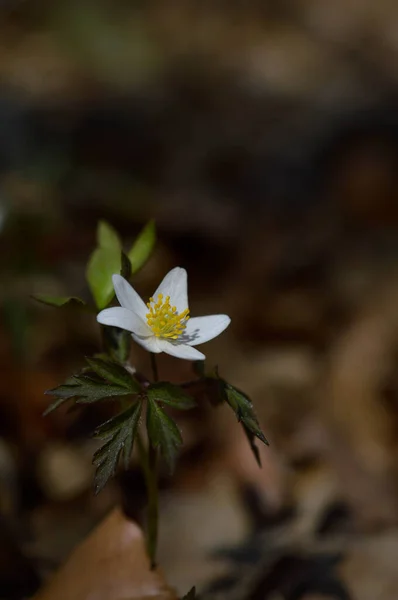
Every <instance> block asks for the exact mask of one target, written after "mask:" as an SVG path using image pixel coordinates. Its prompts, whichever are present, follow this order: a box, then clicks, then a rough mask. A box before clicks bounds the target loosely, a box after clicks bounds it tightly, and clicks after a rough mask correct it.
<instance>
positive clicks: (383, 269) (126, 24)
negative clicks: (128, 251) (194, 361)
mask: <svg viewBox="0 0 398 600" xmlns="http://www.w3.org/2000/svg"><path fill="white" fill-rule="evenodd" d="M397 84H398V5H397V3H396V2H393V1H391V0H381V1H379V2H377V3H376V2H371V1H370V0H335V1H334V2H330V1H329V0H299V1H297V2H288V1H287V0H269V1H264V0H263V1H260V0H258V1H256V0H250V1H248V0H246V1H242V0H241V1H239V0H229V1H228V2H226V1H223V0H213V1H212V2H206V1H204V0H202V1H198V0H184V1H182V0H181V1H179V0H172V1H170V2H168V3H166V2H156V1H151V0H147V1H146V2H141V1H136V2H133V1H128V0H112V1H111V0H92V1H91V2H90V1H89V0H68V1H66V2H62V1H61V0H48V1H46V0H34V1H29V0H2V2H1V3H0V125H1V127H0V133H1V134H0V250H1V251H0V269H1V282H2V285H1V291H0V310H1V315H2V320H1V329H0V357H1V362H0V365H1V367H0V373H1V377H0V434H1V439H0V519H1V523H2V527H1V536H0V598H4V599H7V600H8V599H14V598H15V599H22V598H26V597H30V596H31V595H32V594H33V593H35V592H36V591H37V590H38V589H39V587H40V585H41V584H42V583H43V582H44V581H45V580H46V579H47V577H48V576H49V575H50V574H51V573H52V572H53V571H54V570H55V569H56V568H57V567H58V566H59V565H61V564H62V563H63V561H64V560H65V557H66V556H67V555H68V554H69V553H70V552H71V550H72V549H73V548H74V547H75V546H76V544H77V543H78V542H79V541H81V540H82V539H83V538H84V537H85V536H86V534H87V533H88V532H89V531H91V530H92V528H93V527H94V526H95V525H96V524H97V523H98V522H99V521H100V520H101V518H102V517H103V516H104V515H105V514H106V513H107V511H108V510H109V509H110V508H111V507H112V506H114V505H115V504H120V503H121V504H122V505H123V507H124V508H125V511H126V513H127V514H128V515H129V516H131V517H133V518H135V519H139V518H140V514H141V509H142V504H143V499H144V487H143V482H142V478H141V477H140V474H139V471H138V469H137V468H136V467H135V465H134V464H133V465H132V467H131V470H130V471H129V472H128V473H127V474H120V476H119V477H118V478H116V479H115V480H114V481H113V482H112V483H111V484H110V485H109V486H108V487H107V488H106V490H105V491H104V492H103V493H102V494H101V495H100V496H99V497H97V498H94V497H93V494H92V483H91V481H92V467H91V455H92V452H93V449H94V448H95V445H94V442H93V441H92V440H90V438H89V435H90V432H92V430H93V429H94V428H95V426H96V424H98V422H99V420H100V419H101V418H103V417H104V415H105V413H106V409H102V408H101V411H103V410H104V411H105V413H103V412H101V411H99V409H98V410H92V409H91V410H90V411H82V412H80V413H73V414H66V412H62V413H61V412H60V413H59V414H55V415H54V416H52V417H51V418H47V419H43V418H42V416H41V414H42V411H43V410H44V408H45V407H46V405H47V403H48V397H45V396H43V392H44V390H45V389H48V388H51V387H54V386H55V385H57V384H58V383H60V382H61V381H63V379H64V378H65V377H67V376H68V375H69V374H70V373H71V372H72V371H73V369H76V368H78V367H79V366H80V365H81V364H82V361H83V357H84V355H89V354H90V353H93V352H95V351H97V350H98V348H99V347H100V336H99V333H98V330H97V326H96V323H95V319H94V317H93V316H90V315H87V314H83V313H78V312H74V311H72V310H66V311H64V312H62V311H61V312H60V311H57V310H55V309H50V308H46V307H43V306H40V305H38V304H35V303H34V302H33V301H32V300H31V298H30V295H31V294H34V293H52V294H59V295H69V294H71V295H80V296H82V297H83V298H86V299H89V295H88V290H87V286H86V283H85V264H86V261H87V259H88V256H89V254H90V252H91V251H92V249H93V247H94V244H95V229H96V225H97V222H98V220H99V219H100V218H103V219H106V220H108V221H109V222H110V223H111V224H112V225H113V226H114V227H115V228H116V229H117V230H118V231H119V232H120V234H121V235H122V237H123V239H124V241H125V243H126V245H127V247H129V245H130V244H131V242H132V241H133V239H134V237H135V235H136V234H137V233H138V231H139V230H140V228H141V227H142V225H143V224H144V223H145V222H146V221H147V220H148V219H149V218H151V217H153V218H154V219H155V220H156V223H157V228H158V236H159V243H158V246H157V250H156V252H155V254H154V256H153V257H152V259H151V261H150V262H149V263H148V265H147V267H146V268H145V269H144V270H143V271H142V272H141V273H140V274H139V275H138V276H137V277H136V279H135V285H136V287H137V289H138V290H139V291H140V292H141V293H142V294H143V295H146V294H147V295H149V294H150V293H151V291H153V289H154V286H156V285H157V283H158V281H159V279H160V278H161V277H162V276H163V275H164V274H165V273H166V272H167V270H168V269H169V268H171V267H172V266H175V265H181V266H183V267H185V268H187V269H188V272H189V285H190V295H191V309H192V313H193V314H194V315H195V314H197V315H199V314H206V313H213V312H214V313H216V312H226V313H228V314H230V315H231V317H232V324H231V326H230V328H229V330H228V331H227V332H226V334H225V335H223V336H221V337H220V338H218V339H217V340H216V341H214V342H212V343H210V344H208V345H207V346H205V347H204V352H205V353H206V354H207V355H208V363H209V366H211V365H213V364H215V363H217V364H219V367H220V370H221V372H222V374H223V375H224V376H225V377H226V378H229V379H230V380H231V382H233V383H234V384H236V385H238V386H240V387H241V388H242V389H244V390H245V391H246V392H247V393H249V394H250V395H251V397H252V399H253V401H254V403H255V405H256V408H257V411H258V414H259V417H260V420H261V424H262V426H263V429H264V431H265V434H266V436H267V438H268V439H269V440H270V442H271V447H270V449H264V450H263V451H262V459H263V463H264V464H263V469H262V470H261V471H258V469H257V467H256V465H255V463H254V462H253V460H252V457H251V455H250V453H249V451H248V449H247V447H246V442H245V440H244V439H242V436H241V433H240V430H239V428H238V426H237V424H236V423H235V421H234V418H233V415H229V413H228V412H227V411H226V410H225V411H224V410H223V409H222V408H221V409H218V410H217V411H216V412H213V411H210V409H209V408H208V407H201V408H200V409H198V410H195V411H194V413H193V414H192V416H191V417H189V416H185V415H184V419H183V420H182V421H181V424H180V425H181V429H182V432H183V436H184V439H185V440H186V452H185V453H184V455H183V456H182V457H181V463H180V467H179V469H178V471H177V474H176V477H175V479H173V480H169V479H168V478H167V477H166V475H164V476H163V475H162V478H161V482H162V490H163V491H162V515H163V517H162V535H161V544H160V561H161V563H162V564H163V566H164V570H165V572H166V576H167V577H168V578H169V581H170V583H171V584H172V585H175V586H176V587H177V589H178V591H179V592H180V593H182V592H184V591H187V589H188V588H189V587H190V586H191V585H193V584H195V583H196V584H197V585H198V588H199V590H200V591H202V592H203V594H204V595H203V598H209V599H210V598H216V597H220V598H224V597H228V598H231V599H233V598H236V599H239V598H240V599H242V600H246V599H249V598H253V599H256V598H258V599H259V600H261V598H276V597H278V598H280V597H282V598H285V599H286V600H288V599H289V598H291V599H293V598H301V597H302V598H307V597H308V598H310V597H311V598H313V597H317V598H318V597H326V598H329V597H330V598H335V597H336V598H347V597H348V596H344V595H342V594H343V592H342V591H341V589H340V591H339V589H338V586H337V587H333V585H332V586H329V588H328V585H326V584H325V585H324V586H323V588H322V589H317V585H315V584H314V580H315V581H318V580H319V579H320V580H321V581H323V582H324V581H326V582H328V581H329V579H328V578H330V577H332V579H333V578H334V577H336V581H338V582H340V583H341V586H342V587H346V589H347V590H348V593H349V594H350V597H352V598H357V599H358V600H367V599H368V598H369V599H371V600H378V599H379V598H380V599H383V600H384V599H388V600H390V599H391V600H393V599H395V598H397V597H398V574H397V573H396V569H395V565H394V561H393V557H394V555H395V556H396V553H397V551H398V535H397V533H396V530H395V526H396V524H397V521H398V495H397V491H398V490H397V483H398V472H397V458H398V448H397V441H398V427H397V426H398V420H397V408H398V396H397V392H398V378H397V367H398V364H397V363H398V237H397V227H398V186H397V182H398V178H397V175H398V112H397V96H398V94H397V90H398V88H397ZM133 351H134V355H133V356H132V361H133V362H134V363H136V364H137V365H139V366H140V367H141V368H143V369H147V368H148V365H147V362H146V361H147V358H146V356H145V355H143V354H141V352H140V351H139V349H138V348H134V349H133ZM161 371H162V373H164V376H166V375H167V376H169V377H171V378H173V380H175V381H181V380H182V379H184V378H190V377H191V374H190V372H189V365H188V364H186V363H182V362H181V361H180V362H179V361H177V360H174V359H171V358H169V357H166V358H162V362H161ZM105 416H106V415H105ZM198 423H199V424H200V428H199V426H198ZM199 430H201V431H203V433H199ZM253 540H255V544H254V542H253ZM281 540H282V541H281ZM253 544H254V545H255V548H256V552H257V553H256V552H254V551H253ZM331 547H332V549H333V552H337V554H338V556H339V559H340V561H341V562H340V563H339V566H338V568H337V571H336V573H334V572H333V574H332V575H333V576H332V575H330V573H329V570H328V569H329V566H328V567H327V568H326V567H325V564H324V563H322V561H321V562H319V560H318V559H319V556H320V555H322V552H325V551H327V552H329V551H331V550H330V548H331ZM220 548H224V549H225V548H234V549H235V554H233V556H234V557H235V558H234V560H235V561H237V562H238V566H236V563H233V564H231V556H232V555H231V554H228V552H227V551H226V550H225V553H226V554H225V553H224V554H223V555H222V556H221V557H220V556H219V555H217V552H221V551H220ZM237 549H240V554H239V552H238V550H237ZM230 552H232V550H230ZM281 553H282V554H281ZM303 553H304V554H303ZM265 556H266V557H267V561H268V562H267V568H265V567H264V560H265V558H264V557H265ZM281 556H282V558H281ZM286 556H288V557H289V559H287V558H286ZM237 557H238V558H237ZM239 557H240V558H239ZM242 557H243V558H242ZM282 559H283V560H285V561H287V562H285V563H283V562H282V567H281V566H280V564H279V563H278V560H282ZM240 561H241V562H240ZM289 561H290V562H289ZM300 561H302V562H300ZM303 561H304V562H303ZM306 561H307V562H306ZM317 561H318V562H317ZM332 562H333V561H332ZM308 564H309V565H310V567H311V568H310V567H308ZM234 565H235V566H234ZM242 565H245V569H243V566H242ZM248 565H249V566H248ZM292 565H293V566H292ZM314 565H315V566H314ZM320 565H321V566H320ZM333 568H334V567H333ZM267 569H268V570H267ZM278 569H279V571H278ZM332 570H333V569H332ZM238 572H239V576H237V573H238ZM297 572H298V573H299V574H300V576H299V583H300V582H301V579H300V577H302V576H303V573H304V574H305V573H307V575H305V577H304V576H303V577H304V580H305V581H304V583H301V584H300V585H301V588H300V586H298V587H299V590H301V592H300V591H298V592H294V590H295V589H296V588H295V587H294V586H295V585H296V583H297V582H296V579H297ZM231 573H232V575H233V576H232V575H231ZM258 573H260V574H261V576H259V575H258ZM264 573H265V574H264ZM266 573H270V574H271V576H273V577H274V579H273V580H272V581H276V583H272V585H271V583H270V582H269V579H267V575H266ZM308 573H309V574H308ZM325 573H326V574H325ZM253 574H254V575H253ZM320 574H321V575H322V577H321V576H320ZM221 576H222V577H223V578H224V579H223V582H224V583H222V582H221V583H220V582H219V583H218V585H219V588H217V586H216V585H215V580H216V579H217V578H218V577H221ZM253 577H254V579H253ZM256 577H257V579H256ZM295 577H296V579H295ZM247 581H249V582H250V583H248V584H247V585H246V583H245V582H247ZM253 581H255V582H257V583H256V584H253ZM286 581H288V582H292V581H293V583H291V587H290V588H289V589H288V590H287V591H286V589H285V588H284V587H283V586H284V585H285V586H286V585H288V584H286ZM264 582H265V583H264ZM294 582H296V583H294ZM223 585H224V587H223ZM256 585H257V587H254V588H253V586H256ZM267 585H268V587H267ZM289 585H290V584H289ZM297 585H298V584H297ZM297 585H296V587H297ZM322 585H323V584H322ZM322 585H321V586H318V587H322ZM228 586H229V587H228ZM250 586H251V587H250ZM217 589H219V592H217ZM249 589H250V590H251V591H250V592H249V591H248V590H249ZM253 589H255V591H253ZM206 590H207V592H206ZM227 590H228V591H227ZM289 590H290V591H289ZM292 590H293V591H292ZM216 592H217V593H219V595H218V596H217V593H216ZM289 593H290V594H291V595H290V596H289ZM294 593H297V594H298V595H296V596H294ZM300 593H301V595H300ZM310 593H317V594H318V596H310V595H309V594H310ZM321 593H323V596H319V594H321ZM339 593H340V595H338V594H339ZM220 594H221V595H220ZM250 594H254V595H250ZM255 594H257V595H255ZM272 594H274V596H272ZM277 594H279V596H277ZM305 594H307V595H305Z"/></svg>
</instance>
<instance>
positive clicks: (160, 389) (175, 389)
mask: <svg viewBox="0 0 398 600" xmlns="http://www.w3.org/2000/svg"><path fill="white" fill-rule="evenodd" d="M146 392H147V394H148V398H150V399H151V400H154V401H155V402H162V403H163V404H167V405H168V406H172V407H173V408H178V409H179V410H189V409H190V408H194V407H195V406H196V402H195V400H194V399H193V398H192V396H190V395H189V394H187V392H185V391H184V390H183V389H182V388H181V387H180V386H178V385H173V384H172V383H169V382H167V381H161V382H159V383H153V384H152V385H150V386H149V387H148V389H147V390H146Z"/></svg>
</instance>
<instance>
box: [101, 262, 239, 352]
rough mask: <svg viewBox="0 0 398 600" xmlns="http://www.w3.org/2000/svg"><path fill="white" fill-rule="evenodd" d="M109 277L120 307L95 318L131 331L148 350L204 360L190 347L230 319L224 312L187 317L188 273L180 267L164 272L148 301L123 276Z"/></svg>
mask: <svg viewBox="0 0 398 600" xmlns="http://www.w3.org/2000/svg"><path fill="white" fill-rule="evenodd" d="M112 280H113V285H114V288H115V292H116V296H117V299H118V300H119V302H120V304H121V306H117V307H114V308H106V309H105V310H102V311H101V312H100V313H99V314H98V316H97V321H98V322H99V323H102V324H103V325H112V326H114V327H120V329H126V330H127V331H131V335H132V337H133V339H134V340H135V341H136V342H137V343H138V344H140V345H141V346H143V347H144V348H145V349H146V350H148V351H149V352H156V353H159V352H166V353H167V354H171V355H172V356H177V357H178V358H185V359H187V360H203V359H204V358H206V357H205V355H204V354H202V353H201V352H199V350H195V348H193V347H192V346H197V345H198V344H203V343H204V342H208V341H209V340H212V339H213V338H215V337H216V336H217V335H219V334H220V333H221V332H223V331H224V329H226V328H227V327H228V325H229V324H230V322H231V319H230V318H229V317H228V316H227V315H211V316H207V317H195V318H193V319H191V318H190V317H189V309H188V292H187V272H186V270H185V269H181V268H180V267H176V268H175V269H172V270H171V271H170V272H169V273H167V275H166V277H165V278H164V279H163V281H162V283H161V284H160V285H159V287H158V289H157V290H156V292H155V293H154V295H153V297H152V298H150V299H149V302H148V303H147V304H145V303H144V301H143V300H142V299H141V298H140V296H139V295H138V294H137V292H136V291H135V290H134V288H133V287H132V286H131V285H130V284H129V283H128V281H126V280H125V279H124V278H123V277H121V276H120V275H113V277H112Z"/></svg>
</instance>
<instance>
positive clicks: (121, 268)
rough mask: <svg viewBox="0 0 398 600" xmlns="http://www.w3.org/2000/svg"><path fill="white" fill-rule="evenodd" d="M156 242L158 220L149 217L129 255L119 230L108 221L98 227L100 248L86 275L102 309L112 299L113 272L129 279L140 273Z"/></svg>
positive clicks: (97, 249) (90, 261)
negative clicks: (123, 245) (156, 221)
mask: <svg viewBox="0 0 398 600" xmlns="http://www.w3.org/2000/svg"><path fill="white" fill-rule="evenodd" d="M155 242H156V230H155V223H154V222H153V221H149V223H147V225H145V227H144V228H143V230H142V231H141V232H140V234H139V235H138V237H137V239H136V240H135V242H134V244H133V246H132V248H131V250H130V252H129V253H128V255H126V254H124V253H123V249H122V243H121V241H120V238H119V235H118V234H117V232H116V231H115V230H114V229H113V227H111V225H109V223H107V222H106V221H100V222H99V223H98V229H97V248H96V249H95V250H94V252H93V253H92V254H91V256H90V259H89V261H88V264H87V271H86V278H87V282H88V285H89V287H90V290H91V293H92V295H93V298H94V300H95V303H96V305H97V308H98V309H99V310H102V309H103V308H105V307H106V306H107V305H108V304H109V303H110V301H111V300H112V298H113V296H114V294H115V292H114V289H113V282H112V275H114V274H115V273H120V274H121V275H122V276H123V277H125V278H126V279H129V277H130V276H131V275H132V274H134V273H136V272H137V271H138V270H139V269H141V267H143V265H144V264H145V263H146V261H147V260H148V258H149V256H150V254H151V252H152V250H153V248H154V245H155Z"/></svg>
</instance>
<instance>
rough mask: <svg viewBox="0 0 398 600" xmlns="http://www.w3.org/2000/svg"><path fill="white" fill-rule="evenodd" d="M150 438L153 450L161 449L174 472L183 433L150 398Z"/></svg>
mask: <svg viewBox="0 0 398 600" xmlns="http://www.w3.org/2000/svg"><path fill="white" fill-rule="evenodd" d="M147 429H148V437H149V440H150V443H151V445H152V447H153V448H159V449H160V453H161V454H162V456H163V457H164V459H165V460H166V462H167V464H168V466H169V469H170V471H173V469H174V465H175V460H176V457H177V453H178V449H179V447H180V446H181V444H182V437H181V433H180V431H179V429H178V427H177V425H176V424H175V422H174V421H173V419H171V418H170V417H169V416H168V415H167V414H166V413H165V412H164V410H163V409H162V408H161V407H160V406H159V405H158V404H157V403H156V402H155V400H153V399H151V398H149V397H148V405H147Z"/></svg>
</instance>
